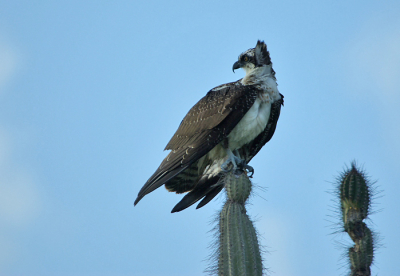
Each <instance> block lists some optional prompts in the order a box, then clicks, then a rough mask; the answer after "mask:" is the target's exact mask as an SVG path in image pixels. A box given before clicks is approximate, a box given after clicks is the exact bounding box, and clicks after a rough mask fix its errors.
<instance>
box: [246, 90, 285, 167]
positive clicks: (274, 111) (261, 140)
mask: <svg viewBox="0 0 400 276" xmlns="http://www.w3.org/2000/svg"><path fill="white" fill-rule="evenodd" d="M280 95H281V99H280V100H277V101H275V102H274V103H273V104H272V106H271V113H270V116H269V119H268V123H267V126H266V127H265V129H264V131H263V132H261V133H260V134H259V135H258V136H257V137H256V138H255V139H254V140H253V141H251V142H250V143H248V144H246V145H244V146H243V147H242V148H241V149H240V150H239V153H240V156H241V157H242V158H244V159H245V160H246V163H249V162H250V160H251V159H253V157H254V156H256V154H257V153H258V152H259V151H260V150H261V148H262V147H263V146H264V145H265V144H266V143H268V141H269V140H271V138H272V136H273V135H274V133H275V129H276V125H277V123H278V119H279V115H280V114H281V107H282V106H283V95H282V94H280Z"/></svg>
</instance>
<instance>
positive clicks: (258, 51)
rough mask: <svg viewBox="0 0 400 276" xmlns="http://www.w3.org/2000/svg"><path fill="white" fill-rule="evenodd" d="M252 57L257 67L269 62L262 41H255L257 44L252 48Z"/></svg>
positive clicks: (269, 59) (265, 46)
mask: <svg viewBox="0 0 400 276" xmlns="http://www.w3.org/2000/svg"><path fill="white" fill-rule="evenodd" d="M254 57H255V62H256V64H255V65H256V66H257V67H258V66H263V65H269V64H271V58H270V56H269V52H268V51H267V45H265V43H264V41H260V40H259V41H257V45H256V47H255V48H254Z"/></svg>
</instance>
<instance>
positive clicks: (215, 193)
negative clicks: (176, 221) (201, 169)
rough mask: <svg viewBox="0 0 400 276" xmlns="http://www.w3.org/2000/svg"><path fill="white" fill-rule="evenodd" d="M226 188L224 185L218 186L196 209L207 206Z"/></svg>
mask: <svg viewBox="0 0 400 276" xmlns="http://www.w3.org/2000/svg"><path fill="white" fill-rule="evenodd" d="M223 188H224V185H222V184H221V185H218V186H216V187H215V188H214V189H212V190H211V191H209V192H208V193H207V195H206V196H205V197H204V198H203V199H202V201H200V203H199V204H198V205H197V207H196V209H200V208H201V207H203V206H204V205H206V204H207V203H209V202H210V201H211V200H212V199H213V198H214V197H215V196H216V195H217V194H219V192H220V191H221V190H222V189H223Z"/></svg>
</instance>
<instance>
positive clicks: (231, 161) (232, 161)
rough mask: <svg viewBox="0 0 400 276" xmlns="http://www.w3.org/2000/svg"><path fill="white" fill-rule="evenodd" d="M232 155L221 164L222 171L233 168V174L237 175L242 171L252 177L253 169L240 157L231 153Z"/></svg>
mask: <svg viewBox="0 0 400 276" xmlns="http://www.w3.org/2000/svg"><path fill="white" fill-rule="evenodd" d="M232 156H233V157H229V158H228V159H227V160H226V161H225V162H224V163H223V164H222V165H221V169H222V171H223V172H224V173H228V172H231V171H232V170H233V174H234V175H235V176H237V177H239V176H240V175H241V174H242V173H246V174H247V176H248V177H250V178H252V177H253V174H254V169H253V167H252V166H249V165H247V164H246V162H245V160H243V159H240V158H239V157H237V156H235V155H232ZM248 173H250V175H249V174H248Z"/></svg>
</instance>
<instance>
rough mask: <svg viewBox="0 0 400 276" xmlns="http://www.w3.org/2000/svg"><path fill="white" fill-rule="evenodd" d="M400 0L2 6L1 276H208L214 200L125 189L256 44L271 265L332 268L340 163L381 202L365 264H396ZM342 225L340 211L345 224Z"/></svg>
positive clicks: (260, 219) (259, 166)
mask: <svg viewBox="0 0 400 276" xmlns="http://www.w3.org/2000/svg"><path fill="white" fill-rule="evenodd" d="M399 14H400V2H399V1H300V2H299V1H247V2H243V1H229V2H228V1H219V2H218V1H174V2H165V1H146V2H144V1H143V2H139V1H113V2H110V1H4V0H3V1H1V2H0V274H1V275H9V276H17V275H18V276H21V275H22V276H25V275H26V276H34V275H44V276H47V275H49V276H50V275H61V276H75V275H77V276H94V275H100V276H109V275H117V276H126V275H138V276H144V275H146V276H148V275H150V276H153V275H154V276H156V275H162V276H169V275H171V276H172V275H177V276H179V275H204V273H203V271H204V270H205V269H206V267H207V262H206V261H204V260H206V259H207V256H208V255H209V253H211V252H210V250H209V249H208V248H207V246H208V245H209V243H210V242H211V241H212V236H211V234H210V233H208V231H209V230H211V228H212V227H213V225H212V224H210V221H211V220H212V218H213V216H214V215H215V213H216V212H217V211H218V210H220V209H221V207H222V204H223V199H224V197H223V196H220V197H219V198H217V199H216V200H214V201H213V202H211V203H210V204H208V205H207V206H205V207H204V208H202V209H200V210H195V208H194V207H192V208H189V209H187V210H185V211H183V212H180V213H175V214H171V213H170V211H171V209H172V208H173V206H174V205H175V204H176V203H177V202H178V201H179V200H180V198H181V197H182V196H181V195H175V194H172V193H167V192H166V190H165V189H164V188H160V189H158V190H156V191H155V192H153V193H152V194H150V195H148V196H146V197H145V198H144V199H143V200H142V201H141V202H140V203H139V204H138V205H137V206H136V207H133V201H134V199H135V197H136V195H137V192H138V191H139V189H140V188H141V187H142V185H143V184H144V183H145V182H146V180H147V179H148V177H149V176H150V175H151V174H152V173H153V171H154V170H155V169H156V168H157V167H158V165H159V163H160V162H161V160H162V159H163V158H164V157H165V156H166V152H163V148H164V147H165V145H166V143H167V142H168V141H169V139H170V138H171V136H172V135H173V134H174V132H175V130H176V129H177V127H178V125H179V123H180V121H181V120H182V118H183V117H184V115H185V114H186V112H187V111H188V110H189V109H190V108H191V107H192V106H193V105H194V104H195V103H196V102H197V101H198V100H199V99H200V98H201V97H203V96H204V95H205V94H206V93H207V91H208V90H210V89H211V88H213V87H215V86H217V85H219V84H222V83H226V82H230V81H235V80H237V79H239V78H241V77H243V76H244V72H242V71H241V70H237V71H236V73H235V74H233V73H232V69H231V68H232V64H233V63H234V62H235V61H236V59H237V57H238V55H239V54H240V53H241V52H243V51H245V50H247V49H248V48H251V47H254V46H255V44H256V42H257V39H261V40H264V41H265V42H266V43H267V45H268V49H269V51H270V53H271V57H272V61H273V63H274V69H275V71H276V72H277V74H276V76H277V79H278V84H279V90H280V92H281V93H282V94H283V95H284V96H285V106H284V107H283V109H282V112H281V117H280V120H279V123H278V127H277V131H276V133H275V135H274V137H273V139H272V140H271V141H270V142H269V143H268V144H267V145H266V146H265V147H264V148H263V150H262V151H261V152H260V153H259V154H258V156H257V157H256V158H254V159H253V160H252V162H251V165H252V166H253V167H254V169H255V175H254V179H253V181H254V183H255V184H256V185H258V186H260V187H263V188H265V189H262V188H259V189H256V194H257V195H256V196H254V197H253V198H252V201H251V205H250V206H249V208H248V212H249V214H250V216H251V217H252V218H254V219H255V220H256V227H257V229H258V231H259V233H260V234H261V236H262V238H261V243H262V244H263V245H264V246H265V247H266V250H267V251H269V253H266V254H265V255H264V258H265V259H266V263H265V265H266V266H267V267H269V268H270V274H271V275H277V276H286V275H287V276H290V275H300V276H301V275H304V276H306V275H307V276H309V275H332V276H333V275H339V274H340V273H344V272H345V270H343V269H340V267H341V266H342V265H343V261H341V260H340V255H341V254H342V253H343V252H344V251H345V249H344V248H340V249H337V246H336V245H335V244H336V243H338V242H339V243H349V240H348V239H347V237H346V236H345V235H336V236H335V235H330V233H331V232H332V231H333V230H332V229H331V226H332V223H331V222H330V221H331V220H332V219H331V218H330V217H329V215H332V214H333V213H332V211H330V209H331V208H330V207H331V206H333V205H334V203H333V202H332V199H334V197H333V196H332V195H330V194H329V193H328V191H330V190H331V189H332V187H333V185H332V183H333V182H334V180H335V177H336V176H337V175H338V173H339V172H340V171H342V169H343V168H344V167H345V165H346V164H347V165H349V164H350V162H351V161H352V160H354V159H355V160H357V161H358V163H359V164H360V165H362V166H363V167H364V169H365V170H366V171H367V172H368V173H369V175H370V176H371V179H372V180H377V185H378V186H379V188H380V189H381V190H384V192H383V193H382V195H383V197H381V198H379V199H377V201H376V202H377V203H379V204H378V205H377V206H376V207H375V210H381V212H378V213H376V214H374V215H373V216H371V221H370V222H369V225H370V226H371V227H372V229H374V230H375V231H376V232H378V233H380V234H381V236H382V238H383V239H382V240H381V243H382V244H383V247H381V248H380V249H379V250H378V251H377V253H376V259H375V261H376V262H375V265H374V266H373V267H372V271H373V275H400V268H399V267H398V266H397V265H396V263H397V261H398V259H399V253H398V248H400V239H399V236H398V232H399V231H398V229H399V228H400V220H399V218H400V203H399V198H398V197H399V196H400V186H399V184H398V181H399V179H400V170H399V164H400V139H399V137H400V123H399V120H400V109H399V108H398V107H399V105H400V78H399V75H400V52H399V49H400V19H399V16H398V15H399ZM337 220H338V219H337Z"/></svg>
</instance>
